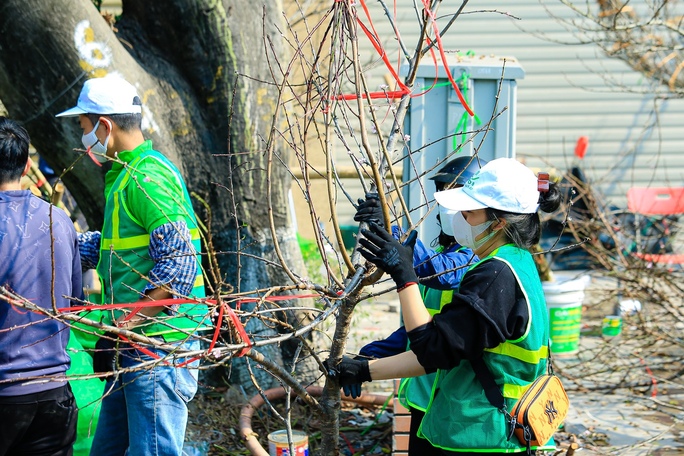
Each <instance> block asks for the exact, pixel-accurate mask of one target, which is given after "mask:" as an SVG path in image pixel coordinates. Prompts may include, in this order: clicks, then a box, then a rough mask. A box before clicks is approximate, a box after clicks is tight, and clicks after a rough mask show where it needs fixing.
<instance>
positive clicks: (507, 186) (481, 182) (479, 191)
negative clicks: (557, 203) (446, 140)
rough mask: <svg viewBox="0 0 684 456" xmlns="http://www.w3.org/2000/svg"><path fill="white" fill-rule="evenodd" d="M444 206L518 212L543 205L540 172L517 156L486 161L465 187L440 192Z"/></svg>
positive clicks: (529, 210)
mask: <svg viewBox="0 0 684 456" xmlns="http://www.w3.org/2000/svg"><path fill="white" fill-rule="evenodd" d="M435 199H436V200H437V202H438V203H439V205H440V206H444V207H445V208H447V209H449V210H453V211H474V210H476V209H484V208H487V207H489V208H492V209H498V210H500V211H505V212H513V213H515V214H533V213H535V212H537V209H539V187H538V180H537V176H535V174H534V173H533V172H532V170H531V169H529V168H528V167H527V166H525V165H523V164H522V163H520V162H519V161H517V160H515V159H513V158H498V159H496V160H492V161H490V162H489V163H487V164H486V165H484V166H483V167H482V168H481V169H480V170H479V171H478V172H477V173H475V175H474V176H473V177H471V178H470V179H468V182H466V184H465V185H464V186H463V187H461V188H454V189H450V190H445V191H443V192H436V193H435Z"/></svg>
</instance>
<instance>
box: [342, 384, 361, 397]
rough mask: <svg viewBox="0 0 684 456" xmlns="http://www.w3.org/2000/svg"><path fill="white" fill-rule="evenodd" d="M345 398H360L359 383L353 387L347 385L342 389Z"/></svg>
mask: <svg viewBox="0 0 684 456" xmlns="http://www.w3.org/2000/svg"><path fill="white" fill-rule="evenodd" d="M342 391H344V395H345V396H351V397H352V399H356V398H357V397H359V396H361V383H354V384H353V385H347V386H343V387H342Z"/></svg>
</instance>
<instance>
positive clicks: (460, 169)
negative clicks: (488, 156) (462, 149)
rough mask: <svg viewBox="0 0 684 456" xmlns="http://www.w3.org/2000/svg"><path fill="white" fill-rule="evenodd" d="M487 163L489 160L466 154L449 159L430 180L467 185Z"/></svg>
mask: <svg viewBox="0 0 684 456" xmlns="http://www.w3.org/2000/svg"><path fill="white" fill-rule="evenodd" d="M486 164H487V160H483V159H481V158H478V157H471V156H469V155H464V156H463V157H457V158H454V159H453V160H450V161H448V162H447V163H446V164H445V165H444V166H442V167H441V168H440V169H439V170H438V171H437V173H435V175H434V176H432V177H431V178H430V180H433V181H435V182H442V183H444V184H456V185H465V183H466V182H468V179H470V178H471V177H473V175H474V174H475V173H476V172H478V171H479V170H480V168H482V167H483V166H484V165H486Z"/></svg>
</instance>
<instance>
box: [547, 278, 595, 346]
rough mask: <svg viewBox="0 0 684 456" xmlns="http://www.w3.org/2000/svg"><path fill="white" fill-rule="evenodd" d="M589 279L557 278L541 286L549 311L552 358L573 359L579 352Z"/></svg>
mask: <svg viewBox="0 0 684 456" xmlns="http://www.w3.org/2000/svg"><path fill="white" fill-rule="evenodd" d="M588 282H589V277H588V276H585V277H580V278H574V277H566V276H558V275H556V280H555V281H554V282H543V283H542V286H543V288H544V296H545V298H546V307H547V309H548V311H549V334H550V338H551V353H552V354H553V355H554V356H559V357H564V356H574V355H575V354H577V352H578V351H579V340H580V329H581V327H582V302H583V301H584V289H585V288H586V286H587V285H588Z"/></svg>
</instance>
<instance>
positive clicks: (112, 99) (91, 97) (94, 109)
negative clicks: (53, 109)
mask: <svg viewBox="0 0 684 456" xmlns="http://www.w3.org/2000/svg"><path fill="white" fill-rule="evenodd" d="M137 96H138V92H137V91H136V90H135V87H133V86H132V85H131V84H130V83H128V82H127V81H126V80H125V79H123V78H122V77H120V76H114V75H110V76H105V77H104V78H93V79H88V80H87V81H86V82H85V84H83V88H82V89H81V93H80V95H79V96H78V102H77V103H76V106H75V107H73V108H71V109H67V110H66V111H64V112H60V113H59V114H57V115H56V116H55V117H66V116H78V115H80V114H140V113H141V112H142V107H141V106H140V105H139V104H138V105H135V104H133V99H134V98H135V97H137Z"/></svg>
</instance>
